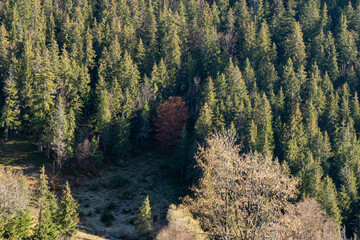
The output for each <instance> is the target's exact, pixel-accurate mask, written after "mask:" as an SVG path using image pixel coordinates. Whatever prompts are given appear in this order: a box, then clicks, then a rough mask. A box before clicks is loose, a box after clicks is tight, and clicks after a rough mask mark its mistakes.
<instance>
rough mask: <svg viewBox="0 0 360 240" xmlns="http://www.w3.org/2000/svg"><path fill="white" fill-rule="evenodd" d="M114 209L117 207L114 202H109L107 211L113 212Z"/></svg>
mask: <svg viewBox="0 0 360 240" xmlns="http://www.w3.org/2000/svg"><path fill="white" fill-rule="evenodd" d="M116 208H117V206H116V204H115V203H114V202H110V203H109V204H108V206H107V209H108V210H110V211H112V210H115V209H116Z"/></svg>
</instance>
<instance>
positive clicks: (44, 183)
mask: <svg viewBox="0 0 360 240" xmlns="http://www.w3.org/2000/svg"><path fill="white" fill-rule="evenodd" d="M37 190H38V204H39V208H40V213H39V222H38V225H37V226H36V229H35V234H34V236H33V237H34V239H37V240H45V239H49V240H56V239H57V238H58V236H59V234H60V231H59V226H58V218H57V217H58V216H57V210H58V202H57V199H56V196H55V194H54V193H52V192H50V190H49V185H48V180H47V176H46V175H45V167H42V169H41V175H40V179H39V182H38V187H37Z"/></svg>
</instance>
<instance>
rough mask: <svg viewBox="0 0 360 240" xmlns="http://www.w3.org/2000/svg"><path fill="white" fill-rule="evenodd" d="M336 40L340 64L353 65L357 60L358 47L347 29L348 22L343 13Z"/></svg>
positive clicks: (343, 65)
mask: <svg viewBox="0 0 360 240" xmlns="http://www.w3.org/2000/svg"><path fill="white" fill-rule="evenodd" d="M337 40H338V51H339V61H340V64H341V66H342V67H350V66H351V65H354V64H355V63H356V60H357V56H358V49H357V47H356V44H355V38H354V36H353V34H352V33H351V32H350V31H349V30H348V22H347V18H346V16H345V15H344V14H342V15H341V19H340V28H339V33H338V37H337Z"/></svg>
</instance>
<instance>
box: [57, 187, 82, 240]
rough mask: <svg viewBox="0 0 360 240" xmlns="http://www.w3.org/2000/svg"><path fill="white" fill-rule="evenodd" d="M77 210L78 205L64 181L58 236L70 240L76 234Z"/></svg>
mask: <svg viewBox="0 0 360 240" xmlns="http://www.w3.org/2000/svg"><path fill="white" fill-rule="evenodd" d="M77 209H78V204H77V202H76V200H75V199H74V198H73V197H72V195H71V190H70V186H69V183H68V182H67V181H66V184H65V188H64V191H63V193H62V199H61V201H60V204H59V215H58V223H59V230H60V235H61V236H62V237H64V238H66V239H71V238H72V237H73V236H74V235H75V234H76V226H77V224H78V221H79V216H78V213H77Z"/></svg>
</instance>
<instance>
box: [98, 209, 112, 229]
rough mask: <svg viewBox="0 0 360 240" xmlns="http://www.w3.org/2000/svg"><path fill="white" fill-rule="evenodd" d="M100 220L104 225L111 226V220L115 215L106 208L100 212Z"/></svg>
mask: <svg viewBox="0 0 360 240" xmlns="http://www.w3.org/2000/svg"><path fill="white" fill-rule="evenodd" d="M100 220H101V222H103V223H104V224H105V226H111V224H112V221H114V220H115V217H114V215H113V214H112V213H111V212H110V211H109V210H108V209H104V211H103V212H102V214H101V219H100Z"/></svg>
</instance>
